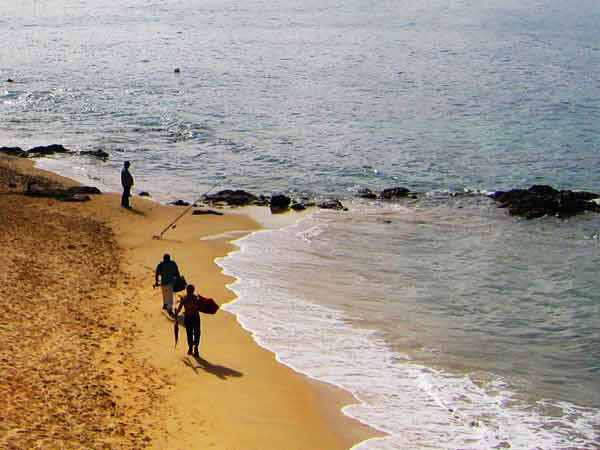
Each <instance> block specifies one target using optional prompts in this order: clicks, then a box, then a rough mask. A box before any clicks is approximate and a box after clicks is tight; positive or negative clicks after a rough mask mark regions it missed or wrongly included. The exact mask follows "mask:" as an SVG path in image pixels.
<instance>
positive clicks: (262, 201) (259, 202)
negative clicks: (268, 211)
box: [252, 194, 271, 206]
mask: <svg viewBox="0 0 600 450" xmlns="http://www.w3.org/2000/svg"><path fill="white" fill-rule="evenodd" d="M270 203H271V202H270V200H269V198H268V197H265V196H264V195H262V194H261V195H259V196H258V198H257V199H256V200H255V201H254V203H252V204H253V205H256V206H269V204H270Z"/></svg>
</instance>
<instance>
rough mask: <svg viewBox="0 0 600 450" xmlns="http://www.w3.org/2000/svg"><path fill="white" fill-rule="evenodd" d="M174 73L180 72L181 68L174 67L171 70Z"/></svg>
mask: <svg viewBox="0 0 600 450" xmlns="http://www.w3.org/2000/svg"><path fill="white" fill-rule="evenodd" d="M173 72H174V73H180V72H181V70H180V69H179V67H175V69H174V70H173Z"/></svg>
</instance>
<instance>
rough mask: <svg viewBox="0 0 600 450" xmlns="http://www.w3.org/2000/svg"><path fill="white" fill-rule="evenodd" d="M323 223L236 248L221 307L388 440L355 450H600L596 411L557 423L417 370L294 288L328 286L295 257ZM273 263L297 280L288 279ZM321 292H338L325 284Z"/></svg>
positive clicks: (344, 315) (252, 238) (479, 385)
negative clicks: (347, 401) (334, 390)
mask: <svg viewBox="0 0 600 450" xmlns="http://www.w3.org/2000/svg"><path fill="white" fill-rule="evenodd" d="M322 219H324V217H320V218H319V217H318V216H317V217H311V218H309V219H306V220H303V221H302V222H301V223H299V224H297V225H295V226H292V227H289V228H287V229H282V230H268V231H260V232H257V233H254V234H252V235H249V236H247V237H245V238H242V239H240V240H238V241H236V243H237V244H238V245H239V248H240V249H239V251H236V252H234V253H231V254H230V255H228V256H227V257H225V258H221V259H219V260H218V261H217V262H218V264H219V265H220V266H221V267H223V269H224V272H225V273H226V274H228V275H231V276H234V277H236V278H237V280H236V281H235V282H234V283H233V284H231V285H230V288H231V289H232V290H233V291H234V292H235V293H236V295H237V297H238V299H237V300H236V301H234V302H232V303H229V304H227V305H225V306H224V309H226V310H228V311H231V312H233V313H234V314H236V315H237V317H238V320H239V321H240V323H241V324H242V326H243V327H244V328H245V329H247V330H249V331H250V332H252V333H253V336H254V338H255V340H256V341H257V343H258V344H259V345H261V346H263V347H265V348H268V349H270V350H271V351H273V352H274V353H275V354H276V357H277V359H278V360H279V361H280V362H282V363H284V364H286V365H288V366H290V367H292V368H293V369H295V370H297V371H298V372H301V373H304V374H306V375H308V376H310V377H313V378H316V379H318V380H321V381H325V382H328V383H331V384H333V385H336V386H340V387H342V388H344V389H346V390H348V391H350V392H351V393H352V394H354V396H355V397H356V398H357V403H356V404H354V405H350V406H347V407H345V408H344V409H343V411H344V413H345V414H347V415H348V416H351V417H354V418H356V419H358V420H360V421H362V422H364V423H366V424H368V425H370V426H372V427H373V428H376V429H378V430H380V431H383V432H385V433H388V434H389V435H388V436H387V437H384V438H378V439H372V440H369V441H366V442H363V443H360V444H358V445H356V446H355V447H354V448H356V449H360V450H363V449H369V450H371V449H405V448H409V449H413V450H418V449H432V450H433V449H435V450H443V449H448V450H450V449H453V450H455V449H464V450H467V449H472V450H483V449H485V450H488V449H491V448H518V449H529V448H536V449H548V450H558V449H565V450H566V449H573V448H577V449H592V448H599V447H598V445H597V444H596V442H598V437H599V436H598V434H597V429H598V425H600V415H599V414H598V412H594V411H592V410H587V409H584V408H578V407H576V406H574V405H569V404H560V405H556V404H555V405H553V406H555V407H559V408H560V409H561V410H562V411H563V417H561V418H556V417H553V418H550V417H545V416H543V415H542V414H541V412H540V411H542V410H543V409H544V407H546V406H548V405H544V404H542V403H540V404H538V405H528V404H519V402H518V400H517V399H515V395H514V394H513V393H512V392H511V391H510V389H509V388H508V387H507V385H505V384H504V383H503V382H502V380H500V379H498V378H497V377H490V380H488V381H487V382H481V381H478V382H475V381H474V380H473V379H472V377H471V376H470V375H469V374H463V375H457V374H453V373H450V372H448V371H444V370H439V369H434V368H431V367H426V366H424V365H421V364H418V363H415V362H413V361H411V359H410V358H409V357H408V356H407V355H401V354H398V353H395V352H394V351H392V350H391V349H390V347H389V346H388V344H387V343H386V342H385V341H384V340H383V339H382V338H381V337H380V335H379V333H378V332H377V331H376V330H375V331H373V330H367V329H363V328H359V327H356V326H353V325H350V324H349V320H351V319H360V318H361V317H360V316H361V312H360V311H355V315H354V317H352V314H349V313H348V312H347V311H345V312H342V311H341V310H338V309H336V308H332V307H330V306H323V305H322V304H319V301H318V299H317V300H315V299H311V298H307V297H306V295H304V294H303V289H302V288H301V287H299V284H300V283H302V280H304V282H305V283H315V282H317V283H318V282H319V280H321V281H322V280H324V279H327V276H326V277H322V276H321V275H322V274H319V275H317V274H316V273H315V272H314V270H315V267H314V266H313V265H311V264H307V263H306V261H302V260H301V258H302V257H303V256H306V254H307V252H308V251H310V249H311V248H312V247H311V246H312V244H313V242H312V239H314V238H316V237H319V236H321V235H322V233H323V230H325V229H326V225H325V224H324V223H323V220H322ZM278 243H279V244H278ZM276 246H277V249H276V251H274V248H276ZM280 247H282V248H280ZM257 261H260V264H258V263H257ZM278 266H279V267H280V268H281V267H294V268H295V270H296V272H297V273H288V274H287V277H286V276H285V275H284V274H282V273H281V272H278V271H277V268H278ZM311 270H312V271H313V272H312V273H313V276H312V277H311V276H310V273H311V272H310V271H311ZM326 270H327V268H326V267H324V268H323V271H324V272H326ZM334 276H335V274H330V275H329V277H334ZM290 278H291V279H292V280H295V281H294V284H295V285H296V289H294V288H293V287H290V283H289V282H288V280H289V279H290ZM315 279H316V280H317V281H315ZM332 282H333V281H332ZM320 292H322V293H323V295H336V294H335V293H332V291H331V290H330V289H329V286H328V285H327V284H324V285H322V286H321V289H320ZM509 404H510V405H509Z"/></svg>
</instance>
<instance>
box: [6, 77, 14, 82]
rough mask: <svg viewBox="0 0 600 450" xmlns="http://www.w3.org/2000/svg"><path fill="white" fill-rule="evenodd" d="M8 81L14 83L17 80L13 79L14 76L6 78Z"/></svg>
mask: <svg viewBox="0 0 600 450" xmlns="http://www.w3.org/2000/svg"><path fill="white" fill-rule="evenodd" d="M6 82H7V83H14V82H15V80H13V79H12V78H9V79H7V80H6Z"/></svg>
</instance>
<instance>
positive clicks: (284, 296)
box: [0, 0, 600, 450]
mask: <svg viewBox="0 0 600 450" xmlns="http://www.w3.org/2000/svg"><path fill="white" fill-rule="evenodd" d="M0 42H2V44H1V45H0V146H2V145H7V146H12V145H18V146H21V147H23V148H29V147H32V146H34V145H44V144H51V143H58V144H63V145H64V146H66V147H68V148H71V149H73V150H76V151H84V150H96V149H102V150H104V151H106V152H108V153H109V154H110V158H109V159H108V160H107V161H100V160H98V159H95V158H91V157H84V156H63V157H60V156H59V157H52V158H45V159H42V160H40V161H39V162H38V164H39V165H40V166H41V167H44V168H47V169H51V170H54V171H57V172H59V173H62V174H64V175H67V176H71V177H73V178H76V179H78V180H80V181H82V182H84V183H86V184H94V185H97V186H99V187H100V188H102V189H107V190H118V189H119V171H120V168H121V166H122V163H123V161H124V160H129V161H131V163H132V173H133V175H134V177H135V180H136V186H135V192H139V191H142V190H143V191H149V192H150V193H151V194H152V196H153V198H155V199H157V200H159V201H165V202H166V201H170V200H175V199H180V198H181V199H186V200H189V201H193V200H195V199H197V198H199V197H200V196H201V195H202V193H204V192H206V191H208V190H209V189H212V190H213V191H216V190H220V189H225V188H243V189H246V190H249V191H252V192H255V193H257V194H266V195H269V194H271V193H274V192H284V193H288V194H291V195H293V196H296V197H301V196H308V197H315V198H319V199H324V198H338V199H341V200H342V201H343V203H344V205H345V206H346V207H347V208H348V211H346V212H335V211H326V210H321V211H315V212H313V213H311V214H309V215H307V216H302V219H301V220H298V221H297V222H295V223H294V224H293V225H292V226H286V227H284V228H277V227H275V228H270V229H265V230H263V231H260V232H257V233H254V234H252V235H249V236H247V237H245V238H243V239H241V240H239V241H237V245H238V247H239V250H238V251H236V252H233V253H231V254H230V255H229V256H227V257H225V258H222V259H220V260H219V261H218V264H220V265H221V266H222V267H223V270H224V271H225V272H226V273H228V274H231V275H233V276H234V277H235V278H236V280H237V281H235V283H233V284H232V285H231V289H232V290H233V291H234V292H235V293H236V294H237V296H238V299H237V300H236V301H234V302H233V303H231V304H229V305H227V306H226V309H228V310H229V311H231V312H233V313H234V314H236V315H237V316H238V319H239V321H240V323H241V324H242V325H243V326H244V327H245V328H247V329H248V330H250V331H251V332H252V333H253V335H254V337H255V339H256V341H257V342H258V343H259V344H261V345H263V346H265V347H267V348H269V349H271V350H272V351H274V352H275V353H276V355H277V357H278V359H279V360H280V361H281V362H282V363H284V364H287V365H289V366H291V367H293V368H295V369H296V370H298V371H300V372H303V373H306V374H308V375H309V376H311V377H314V378H317V379H319V380H323V381H327V382H330V383H333V384H336V385H339V386H341V387H344V388H345V389H347V390H349V391H351V392H352V393H353V394H354V395H355V396H356V397H357V399H358V403H357V404H356V405H352V406H349V407H346V408H345V409H344V412H345V413H346V414H348V415H350V416H352V417H356V418H358V419H359V420H361V421H363V422H365V423H367V424H370V425H371V426H373V427H375V428H377V429H378V430H381V431H384V432H386V433H388V436H387V437H384V438H382V439H373V440H370V441H366V442H364V443H361V444H359V445H357V446H356V447H355V448H357V449H361V450H362V449H410V450H421V449H432V450H444V449H448V450H471V449H472V450H489V449H495V448H513V449H520V450H521V449H543V450H581V449H600V295H599V292H600V277H599V276H598V268H599V267H600V215H594V214H586V215H582V216H578V217H575V218H572V219H568V220H559V219H557V218H554V217H545V218H542V219H539V220H535V221H527V220H521V219H517V218H513V217H510V216H509V215H508V214H507V213H506V211H505V210H503V209H498V208H497V206H496V205H495V204H494V202H493V201H492V200H490V199H489V198H488V197H486V196H485V195H484V194H485V193H488V192H491V191H494V190H498V189H507V188H512V187H529V186H530V185H532V184H551V185H553V186H555V187H557V188H561V189H577V190H588V191H595V192H600V173H599V171H598V168H599V167H600V71H599V70H598V68H599V67H600V3H598V2H597V1H592V0H573V1H569V2H565V1H559V0H520V1H516V0H502V1H501V0H489V1H486V2H473V1H470V0H462V1H459V0H449V1H440V0H432V1H429V2H423V1H417V0H400V1H388V0H381V1H369V0H361V1H358V0H348V1H344V2H341V1H336V0H320V1H314V0H297V1H283V0H273V1H269V2H266V1H260V0H246V1H239V0H220V1H214V0H206V1H203V0H160V1H158V0H118V1H117V0H103V1H102V2H94V1H91V0H18V1H17V0H3V1H2V2H0ZM175 68H179V69H180V70H179V73H175ZM9 78H10V79H12V80H14V82H10V83H9V82H6V80H8V79H9ZM393 186H405V187H408V188H409V189H411V190H412V191H415V192H418V193H419V196H418V198H417V199H410V200H403V201H398V202H382V201H378V200H374V201H368V200H363V199H358V198H356V196H355V194H356V192H357V191H358V190H359V189H361V188H370V189H372V190H381V189H383V188H387V187H393ZM133 202H134V203H135V199H134V200H133ZM290 214H292V213H290ZM292 222H294V221H292Z"/></svg>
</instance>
